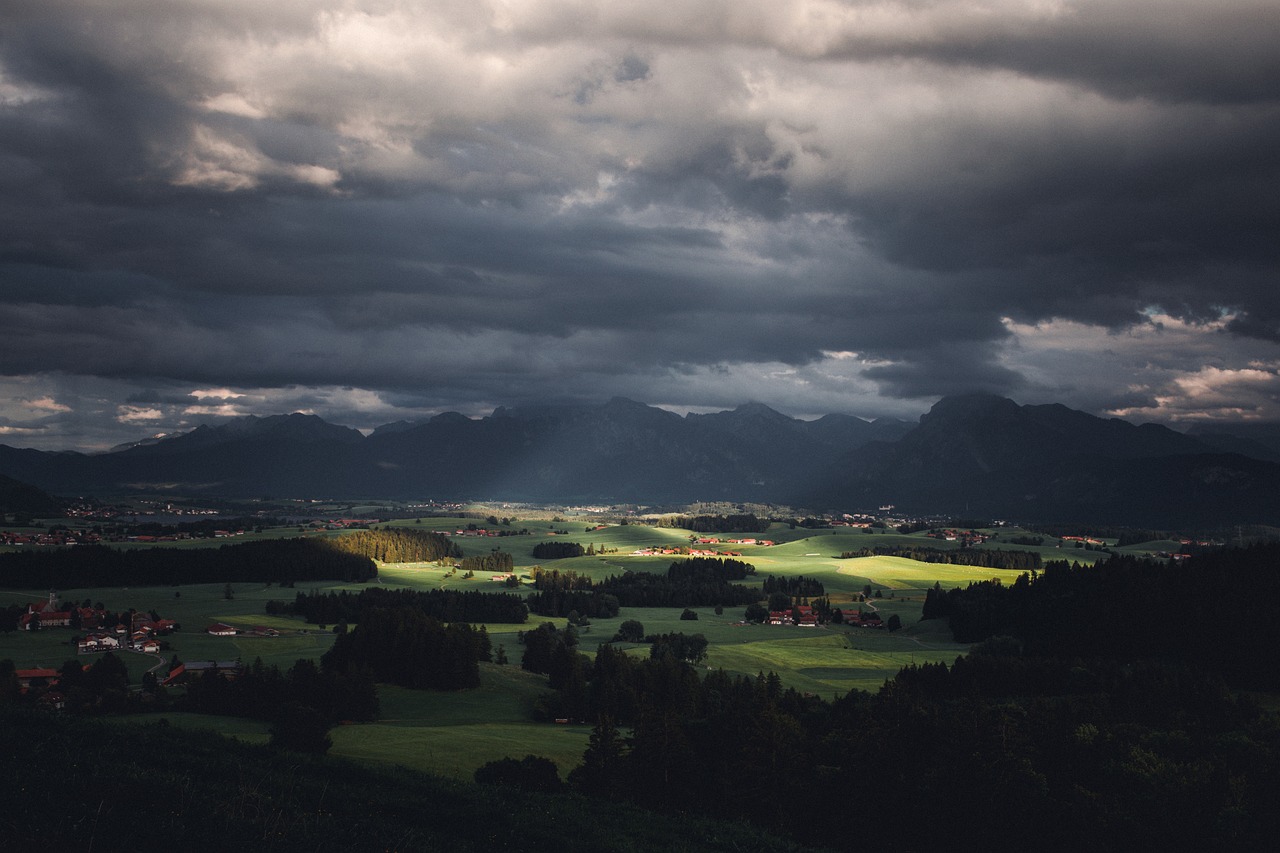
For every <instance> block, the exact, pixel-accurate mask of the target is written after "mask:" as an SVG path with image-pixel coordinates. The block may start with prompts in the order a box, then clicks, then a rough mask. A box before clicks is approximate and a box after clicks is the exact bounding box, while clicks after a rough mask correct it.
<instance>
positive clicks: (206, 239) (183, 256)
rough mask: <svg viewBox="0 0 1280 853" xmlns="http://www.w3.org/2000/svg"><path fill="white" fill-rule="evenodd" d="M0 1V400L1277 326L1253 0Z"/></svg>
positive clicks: (1166, 360)
mask: <svg viewBox="0 0 1280 853" xmlns="http://www.w3.org/2000/svg"><path fill="white" fill-rule="evenodd" d="M0 26H3V28H4V32H5V33H6V38H5V40H4V42H3V44H0V229H2V230H3V234H4V237H3V239H2V240H0V282H2V284H0V297H2V298H3V300H4V303H5V310H4V311H3V313H2V314H0V377H9V379H8V380H6V381H9V382H11V383H12V384H11V385H10V386H6V388H5V391H6V393H7V394H8V395H9V397H10V403H9V405H7V406H0V418H4V419H5V420H4V421H3V422H2V423H0V427H6V428H8V429H9V430H10V432H9V433H8V434H13V435H16V434H18V433H17V432H16V431H19V430H25V429H31V430H37V429H39V430H44V431H45V432H46V433H47V432H49V429H51V428H49V427H48V425H49V424H50V423H57V424H60V426H58V427H57V430H61V432H58V435H59V436H69V435H72V434H73V432H74V430H76V429H79V430H82V431H83V434H84V435H89V434H90V433H92V434H93V435H94V436H95V439H94V440H97V441H100V440H101V438H100V437H101V436H104V435H106V434H107V433H108V432H109V431H110V430H109V427H108V426H99V427H93V426H92V423H93V422H94V419H95V418H96V419H99V420H102V419H106V420H108V421H110V420H112V419H114V421H115V424H116V426H115V427H113V428H119V429H129V430H136V429H141V428H143V427H146V428H153V427H154V428H156V429H164V428H179V427H188V426H190V425H191V424H192V423H193V422H194V419H197V418H201V417H207V418H225V417H232V416H235V415H236V414H247V413H258V414H270V413H271V412H272V409H273V407H280V406H285V407H294V408H298V409H303V410H314V411H318V412H320V413H322V414H326V415H329V416H335V417H336V416H341V417H343V418H347V419H349V422H352V423H357V422H358V423H359V424H360V425H361V426H362V427H370V426H374V425H376V419H377V418H383V417H385V418H386V419H387V420H392V419H396V418H399V417H410V416H424V415H429V414H431V413H433V412H436V411H442V410H447V409H451V408H459V409H463V410H465V411H467V413H469V414H477V413H480V412H481V411H483V410H484V409H485V407H490V408H491V407H492V406H494V405H498V404H508V403H521V402H534V401H537V400H539V399H563V400H583V401H586V400H599V399H604V398H607V397H609V396H612V395H613V394H618V393H620V394H624V395H628V396H632V397H635V398H637V399H644V400H649V401H653V402H661V403H663V404H666V405H670V406H672V407H677V408H678V407H682V406H685V407H699V406H707V405H735V404H736V403H737V402H741V401H742V400H743V399H761V400H764V401H765V402H773V403H778V404H783V403H785V405H787V406H789V407H790V410H791V411H795V412H806V413H817V412H820V411H828V410H845V411H857V412H860V413H902V414H909V411H908V409H909V408H911V407H914V408H915V409H916V410H919V409H923V408H924V407H925V406H927V405H928V402H929V398H931V397H936V396H938V395H941V394H945V393H951V392H956V391H965V390H988V391H995V392H998V393H1012V394H1020V395H1024V396H1027V395H1029V396H1036V395H1039V396H1043V397H1046V398H1047V397H1059V398H1061V399H1064V400H1065V401H1067V402H1073V401H1074V402H1077V403H1078V404H1079V405H1082V406H1089V407H1091V408H1093V409H1094V410H1100V409H1103V408H1105V409H1109V410H1117V411H1118V410H1133V411H1139V410H1141V411H1148V410H1150V411H1151V413H1152V415H1153V416H1156V417H1159V416H1161V411H1160V409H1161V407H1162V406H1168V407H1171V408H1170V411H1171V412H1172V411H1174V410H1177V411H1182V412H1190V411H1192V408H1193V406H1194V405H1195V403H1194V401H1195V400H1201V401H1204V405H1205V406H1206V408H1210V407H1212V408H1215V409H1220V408H1222V407H1224V406H1226V405H1227V404H1228V403H1229V402H1230V400H1232V399H1240V400H1246V399H1248V400H1263V399H1265V398H1266V396H1267V392H1266V391H1265V390H1264V391H1259V390H1257V389H1262V388H1264V387H1265V386H1266V383H1267V382H1268V376H1271V375H1272V372H1274V371H1275V369H1276V367H1275V365H1277V364H1280V354H1278V353H1277V351H1276V349H1275V347H1274V344H1275V343H1277V342H1280V331H1278V330H1280V294H1278V292H1277V289H1276V288H1275V280H1276V279H1275V277H1276V272H1277V269H1280V247H1278V245H1277V241H1276V240H1275V237H1274V235H1275V234H1277V233H1280V200H1277V199H1278V194H1277V193H1276V192H1275V188H1276V187H1277V186H1280V161H1277V159H1276V157H1275V153H1274V152H1275V150H1276V146H1277V141H1278V140H1280V96H1278V94H1277V91H1276V86H1275V83H1274V81H1275V80H1276V79H1280V59H1277V56H1280V49H1277V41H1278V36H1277V26H1280V14H1278V13H1277V10H1276V9H1275V7H1274V6H1272V5H1270V4H1260V3H1253V2H1245V0H1239V2H1235V1H1234V0H1232V1H1231V2H1224V3H1221V4H1213V5H1208V4H1201V3H1191V2H1173V3H1154V2H1145V1H1144V0H1128V2H1113V3H1101V2H1075V3H1073V2H1061V3H1056V2H1019V0H978V2H966V3H950V2H936V3H916V2H897V3H893V2H891V3H859V2H850V3H837V2H834V0H832V2H823V0H812V2H799V1H798V0H797V2H785V0H784V2H773V3H765V2H753V0H743V2H741V3H736V4H698V3H694V4H688V6H687V8H686V7H683V6H682V7H680V8H676V9H671V10H669V11H668V12H667V13H664V14H662V15H656V14H654V12H653V9H652V7H651V6H650V5H648V4H640V3H632V2H618V3H613V4H609V5H608V6H607V7H600V8H598V9H592V10H591V11H590V12H589V13H588V12H586V11H584V10H583V8H582V7H581V5H580V4H575V3H569V2H563V3H562V2H556V0H543V2H536V3H528V4H518V5H515V6H510V5H503V6H493V7H490V6H489V5H487V4H483V3H480V4H470V3H464V4H428V5H423V4H418V3H401V2H395V0H380V2H367V3H358V4H339V3H325V2H282V3H280V4H272V5H271V6H269V7H260V5H259V4H251V3H247V2H244V3H242V2H231V1H230V0H228V2H193V3H189V4H182V5H181V6H175V5H173V4H169V3H160V2H158V0H132V1H131V2H125V3H120V4H112V8H110V9H107V8H105V7H101V6H100V4H93V3H88V2H83V3H80V2H74V0H67V2H50V3H34V2H18V3H13V4H9V5H8V6H6V10H5V11H4V12H3V13H0ZM1161 318H1164V319H1161ZM1159 323H1166V324H1172V326H1171V327H1170V328H1173V327H1176V329H1175V330H1174V332H1160V331H1159V330H1158V329H1157V328H1156V327H1157V326H1158V324H1159ZM1099 329H1101V330H1103V332H1098V330H1099ZM1130 329H1139V330H1145V331H1142V333H1141V334H1139V335H1137V336H1132V335H1125V334H1124V332H1125V330H1130ZM1175 332H1176V333H1175ZM1206 341H1211V344H1210V343H1206V344H1204V346H1203V347H1201V342H1206ZM1073 348H1074V349H1073ZM1077 350H1078V351H1079V354H1078V356H1077V355H1071V356H1068V355H1066V354H1070V353H1074V352H1075V351H1077ZM1082 364H1087V365H1088V367H1089V370H1090V371H1091V372H1092V375H1096V376H1103V377H1106V379H1107V382H1109V383H1110V385H1111V386H1112V387H1110V388H1106V387H1103V386H1102V384H1101V380H1098V381H1093V380H1092V379H1090V378H1089V377H1081V376H1080V375H1079V374H1080V369H1079V366H1080V365H1082ZM1210 368H1211V369H1212V371H1213V372H1210ZM95 382H98V383H99V385H100V386H101V390H95V388H94V383H95ZM1179 383H1181V384H1179ZM1210 386H1212V387H1210ZM1217 387H1221V388H1224V389H1232V390H1231V392H1230V393H1227V392H1226V391H1223V392H1222V393H1218V392H1217V391H1215V390H1213V389H1214V388H1217ZM1250 389H1252V390H1250ZM197 392H198V396H192V395H193V394H197ZM1233 395H1235V396H1233ZM1170 400H1174V401H1178V400H1180V401H1182V402H1181V403H1177V402H1174V403H1166V402H1162V401H1170ZM23 401H27V402H23ZM31 401H35V402H31ZM709 401H714V402H709ZM1153 401H1154V406H1153V405H1152V404H1153ZM1260 405H1261V404H1260ZM1179 406H1181V408H1178V407H1179ZM362 413H363V415H364V420H359V418H358V416H360V415H361V414H362ZM1170 416H1173V415H1170ZM94 429H97V432H93V430H94ZM85 440H88V439H85Z"/></svg>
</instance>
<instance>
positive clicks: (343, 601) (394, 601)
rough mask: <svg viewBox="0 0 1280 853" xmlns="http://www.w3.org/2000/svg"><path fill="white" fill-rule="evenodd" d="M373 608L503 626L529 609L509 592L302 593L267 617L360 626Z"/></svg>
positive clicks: (270, 609) (274, 606) (272, 606)
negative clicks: (400, 609)
mask: <svg viewBox="0 0 1280 853" xmlns="http://www.w3.org/2000/svg"><path fill="white" fill-rule="evenodd" d="M370 607H384V608H385V607H409V608H413V609H415V610H418V611H421V612H422V614H423V615H425V616H430V617H431V618H433V619H436V620H439V621H441V622H504V623H512V624H517V625H519V624H522V623H524V622H525V621H526V619H527V618H528V613H529V608H528V607H526V606H525V603H524V599H522V598H521V597H520V596H518V595H516V594H514V593H510V592H480V591H478V590H454V589H429V590H414V589H382V588H379V587H367V588H365V589H362V590H360V591H359V592H348V591H347V590H340V591H338V592H327V593H319V592H314V593H311V594H307V593H304V592H299V593H298V594H297V595H296V596H295V597H294V600H293V602H292V603H289V604H286V603H285V602H283V601H278V600H274V599H273V600H271V601H268V602H267V613H269V614H272V615H278V614H288V615H295V616H301V617H303V618H304V619H306V620H307V621H308V622H310V623H312V624H317V625H335V624H337V623H339V622H346V623H353V622H359V621H360V619H361V613H362V612H363V611H364V610H365V609H367V608H370Z"/></svg>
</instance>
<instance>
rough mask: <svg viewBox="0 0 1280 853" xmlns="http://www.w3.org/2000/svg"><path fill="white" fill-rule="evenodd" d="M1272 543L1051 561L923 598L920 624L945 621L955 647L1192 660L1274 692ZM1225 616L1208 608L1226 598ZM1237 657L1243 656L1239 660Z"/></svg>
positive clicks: (1278, 561) (1277, 575)
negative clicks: (1012, 642) (1216, 598)
mask: <svg viewBox="0 0 1280 853" xmlns="http://www.w3.org/2000/svg"><path fill="white" fill-rule="evenodd" d="M1277 565H1280V543H1269V544H1262V545H1255V546H1251V547H1249V548H1246V549H1233V550H1223V551H1216V552H1210V553H1205V554H1202V555H1199V556H1195V557H1191V558H1189V559H1187V560H1184V561H1181V562H1169V563H1163V562H1155V561H1151V560H1143V559H1139V558H1136V557H1131V556H1122V555H1113V556H1112V557H1110V558H1109V559H1107V560H1105V561H1102V562H1099V563H1097V564H1095V565H1093V566H1088V567H1082V566H1080V565H1078V564H1074V563H1073V564H1067V563H1066V562H1064V561H1055V562H1051V563H1049V564H1048V565H1046V566H1045V567H1044V571H1042V572H1038V573H1030V574H1025V575H1021V576H1019V578H1018V579H1017V581H1015V582H1014V583H1012V584H1007V585H1006V584H1002V583H999V582H998V581H984V582H981V583H975V584H970V585H969V586H968V587H966V588H963V589H960V588H957V589H952V590H942V589H941V588H939V587H935V588H934V589H932V590H930V591H929V592H928V594H927V595H926V599H925V607H924V611H923V614H922V615H923V618H925V619H934V618H947V619H949V620H950V626H951V630H952V633H953V634H954V635H955V638H956V640H957V641H958V642H964V643H972V642H978V641H981V640H984V639H986V638H988V637H992V636H996V635H1009V636H1013V637H1016V638H1018V639H1019V640H1021V641H1022V642H1023V643H1025V644H1026V647H1027V649H1028V650H1029V651H1031V652H1034V653H1036V654H1049V653H1060V654H1066V653H1069V654H1077V655H1080V656H1083V657H1099V658H1113V659H1114V658H1154V659H1176V660H1181V661H1191V662H1195V663H1198V664H1201V665H1204V666H1205V667H1207V668H1211V669H1213V670H1214V671H1216V672H1221V673H1223V674H1225V675H1226V676H1227V677H1228V678H1229V680H1230V681H1231V682H1232V683H1234V684H1236V685H1239V686H1254V687H1258V688H1262V689H1275V688H1277V687H1280V669H1277V668H1276V667H1274V666H1260V665H1259V664H1258V663H1257V662H1258V661H1260V660H1270V659H1272V658H1273V657H1274V654H1275V653H1277V652H1280V622H1277V621H1276V619H1275V618H1274V615H1273V614H1272V613H1271V611H1270V603H1271V602H1272V601H1276V600H1280V572H1277V571H1276V566H1277ZM1241 589H1243V590H1247V591H1248V594H1246V595H1239V596H1232V597H1231V600H1230V607H1229V608H1223V609H1221V610H1218V611H1217V612H1216V613H1215V612H1214V611H1211V610H1209V609H1208V607H1207V606H1206V605H1208V604H1210V603H1212V599H1211V598H1210V599H1209V600H1206V601H1199V600H1197V597H1199V596H1213V595H1221V593H1222V591H1225V590H1241ZM1242 650H1249V651H1250V653H1249V654H1243V653H1242Z"/></svg>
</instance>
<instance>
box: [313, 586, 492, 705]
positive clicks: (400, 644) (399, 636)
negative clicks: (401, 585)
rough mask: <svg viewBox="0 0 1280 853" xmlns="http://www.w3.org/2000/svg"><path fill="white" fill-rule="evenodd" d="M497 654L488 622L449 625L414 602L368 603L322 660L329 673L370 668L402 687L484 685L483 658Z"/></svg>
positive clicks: (451, 688) (431, 687)
mask: <svg viewBox="0 0 1280 853" xmlns="http://www.w3.org/2000/svg"><path fill="white" fill-rule="evenodd" d="M492 657H493V655H492V647H491V644H490V642H489V634H488V632H487V631H486V630H485V627H484V626H483V625H481V626H480V627H479V628H473V627H472V626H471V625H470V624H468V623H466V622H452V623H449V624H447V625H446V624H444V623H442V622H439V621H438V620H436V619H432V618H431V617H430V616H426V615H423V613H422V612H421V611H420V610H418V609H417V608H414V607H369V608H365V609H364V610H363V611H361V613H360V624H359V625H357V626H356V627H355V629H354V630H352V631H350V632H349V633H345V634H341V635H340V636H339V637H338V639H337V642H335V643H334V645H333V648H331V649H329V651H327V652H325V654H324V656H323V657H321V659H320V663H321V666H322V667H323V669H324V670H325V671H326V672H351V671H356V672H359V671H368V672H370V673H372V675H373V678H374V679H376V680H377V681H380V682H383V683H386V684H398V685H400V686H401V687H412V688H416V689H429V690H462V689H465V688H468V687H479V686H480V667H479V663H480V661H489V660H492Z"/></svg>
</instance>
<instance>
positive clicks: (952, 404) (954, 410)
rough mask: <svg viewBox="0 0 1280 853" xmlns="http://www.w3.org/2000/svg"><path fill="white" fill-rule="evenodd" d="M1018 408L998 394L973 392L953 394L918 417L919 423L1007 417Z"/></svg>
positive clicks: (1015, 404)
mask: <svg viewBox="0 0 1280 853" xmlns="http://www.w3.org/2000/svg"><path fill="white" fill-rule="evenodd" d="M1019 408H1020V406H1018V404H1017V403H1015V402H1014V401H1012V400H1010V399H1009V398H1008V397H1001V396H999V395H998V394H986V393H981V392H975V393H972V394H955V395H952V396H949V397H943V398H942V399H941V400H939V401H938V402H936V403H934V404H933V408H931V409H929V411H928V412H927V413H925V414H923V415H921V416H920V423H922V424H923V423H927V422H929V421H940V420H950V419H952V418H963V419H967V418H974V417H982V416H985V415H993V414H1003V415H1008V414H1012V413H1014V412H1017V411H1018V409H1019Z"/></svg>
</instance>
